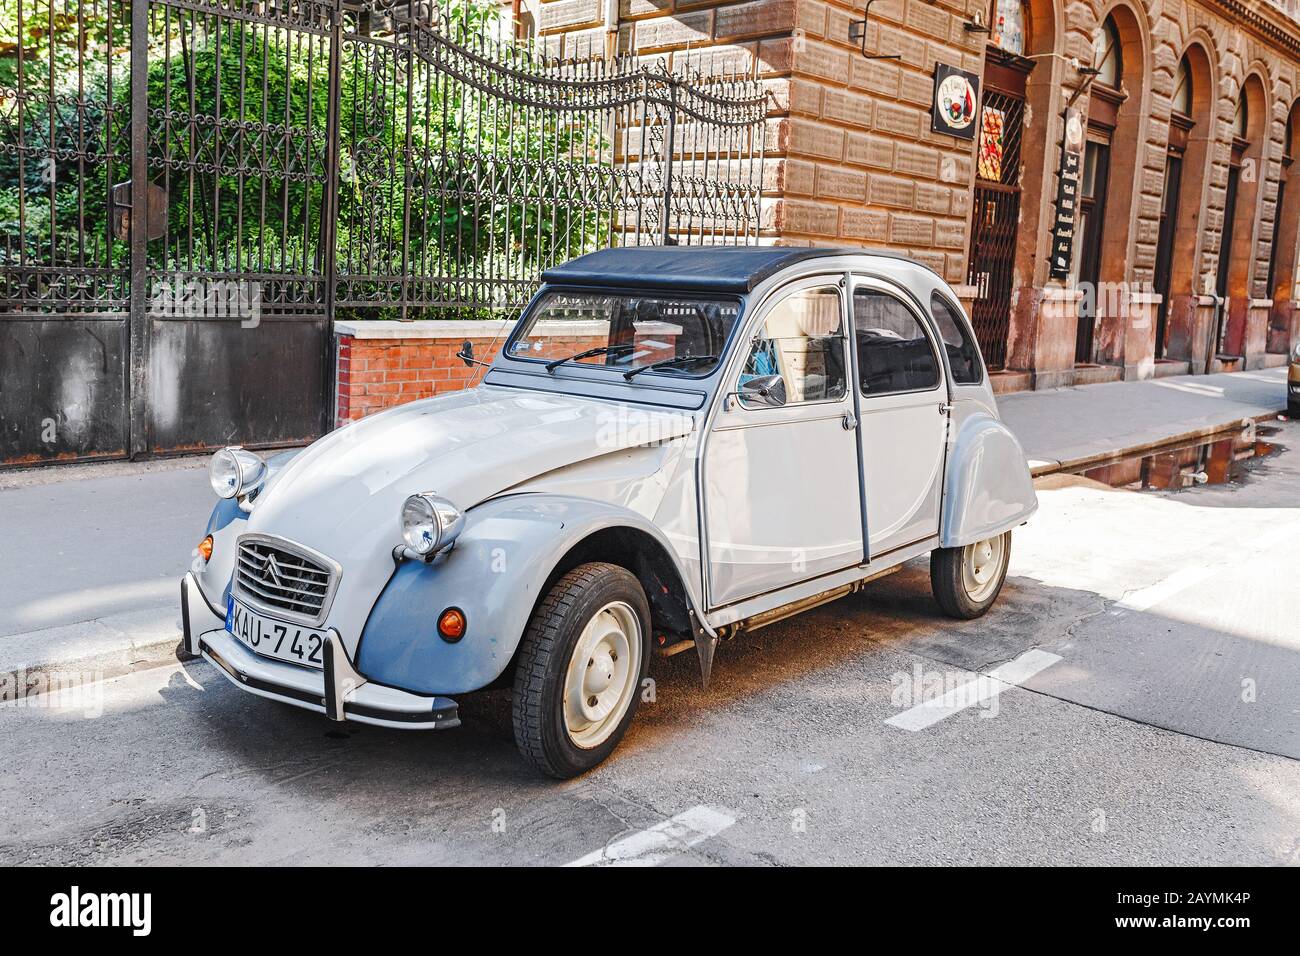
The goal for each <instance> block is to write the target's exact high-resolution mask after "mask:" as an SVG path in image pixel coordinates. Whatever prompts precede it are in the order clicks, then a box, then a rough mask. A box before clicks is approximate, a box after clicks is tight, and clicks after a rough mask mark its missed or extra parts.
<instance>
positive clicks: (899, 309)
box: [853, 289, 940, 398]
mask: <svg viewBox="0 0 1300 956" xmlns="http://www.w3.org/2000/svg"><path fill="white" fill-rule="evenodd" d="M853 324H854V326H855V335H856V336H857V348H858V372H859V374H860V376H861V385H862V394H863V395H866V396H867V397H868V398H870V397H871V396H872V395H888V394H890V393H892V392H914V391H918V390H920V389H929V388H934V387H936V386H937V385H938V384H939V378H940V375H939V357H938V356H937V355H935V354H934V349H933V348H931V347H930V338H929V336H927V335H926V334H925V329H923V328H922V327H921V323H920V322H918V321H917V319H916V316H914V315H913V314H912V310H911V309H909V308H908V307H907V306H905V305H903V303H902V302H900V301H899V300H898V299H896V298H894V297H893V296H892V295H889V294H888V293H885V292H878V291H876V290H875V289H858V290H857V291H855V292H854V293H853Z"/></svg>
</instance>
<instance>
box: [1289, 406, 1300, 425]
mask: <svg viewBox="0 0 1300 956" xmlns="http://www.w3.org/2000/svg"><path fill="white" fill-rule="evenodd" d="M1286 417H1287V418H1289V419H1291V420H1292V421H1300V403H1296V402H1287V404H1286Z"/></svg>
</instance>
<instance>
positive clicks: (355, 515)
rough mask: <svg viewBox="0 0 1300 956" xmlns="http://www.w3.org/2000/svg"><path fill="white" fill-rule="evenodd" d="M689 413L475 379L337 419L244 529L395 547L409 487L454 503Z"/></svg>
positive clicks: (328, 547) (675, 427) (601, 451)
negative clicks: (473, 383) (341, 423)
mask: <svg viewBox="0 0 1300 956" xmlns="http://www.w3.org/2000/svg"><path fill="white" fill-rule="evenodd" d="M692 427H693V421H692V418H691V417H690V416H689V415H685V414H682V413H675V412H659V411H653V410H647V409H644V408H640V407H633V406H627V405H621V404H617V403H613V402H607V401H599V400H594V399H589V398H581V397H577V396H571V395H563V394H554V393H547V392H530V391H522V390H519V389H513V388H497V387H491V386H480V387H478V388H474V389H467V390H465V391H460V392H454V393H452V394H449V395H446V396H440V397H437V398H431V399H425V400H423V401H418V402H412V403H410V404H408V405H403V406H400V407H398V408H395V409H391V410H389V411H386V412H383V413H381V414H378V415H374V416H371V417H369V418H365V419H362V420H360V421H357V422H354V423H352V424H350V425H348V426H346V427H344V428H341V429H339V430H337V431H335V432H333V433H331V434H330V435H327V436H326V437H324V438H322V439H321V440H320V441H318V442H316V443H315V444H313V445H312V446H311V447H309V448H307V449H306V450H305V451H303V452H302V453H301V454H299V455H297V456H295V457H294V458H293V460H292V461H290V462H288V463H287V464H286V465H285V466H284V468H283V469H282V470H281V471H279V472H278V473H277V474H276V475H275V476H274V478H272V480H271V481H270V482H269V483H268V485H267V488H266V489H265V491H264V492H263V493H262V495H261V496H260V500H259V501H258V502H257V503H256V505H255V507H254V508H253V512H252V514H251V515H250V516H249V524H248V530H249V531H261V532H265V533H268V534H277V535H281V536H283V537H286V538H290V539H292V540H294V541H297V542H298V543H300V544H305V545H308V546H309V547H313V548H316V549H317V550H320V551H322V552H324V553H325V554H328V555H330V556H331V557H333V558H335V560H339V561H341V562H343V563H345V564H346V563H348V559H349V557H352V558H360V557H368V556H370V555H373V554H374V552H375V550H376V548H382V550H383V551H385V552H388V551H391V550H392V548H393V547H394V546H395V545H397V544H398V543H399V542H400V538H399V533H398V512H399V509H400V507H401V504H402V502H403V501H404V500H405V499H406V497H407V496H408V495H411V494H415V493H416V492H424V491H431V492H435V493H437V494H439V495H442V496H443V497H445V498H447V499H449V500H450V501H451V502H452V503H453V504H455V505H456V506H457V507H459V508H460V509H461V510H462V511H467V510H468V509H470V508H472V507H473V506H474V505H476V504H478V503H480V502H482V501H485V500H487V499H488V498H491V497H493V496H494V495H497V494H499V493H501V492H502V491H505V490H507V489H509V488H511V487H513V486H515V485H518V484H520V483H522V482H525V481H528V480H529V479H531V478H535V477H536V476H538V475H541V474H545V473H546V472H549V471H553V470H555V469H558V468H563V467H566V466H568V465H572V464H575V463H577V462H581V461H586V460H589V459H592V458H597V457H600V456H602V455H607V454H611V453H614V452H618V451H621V450H624V449H627V448H631V447H635V446H638V445H642V444H646V443H648V442H651V441H663V440H666V439H669V438H675V437H678V436H680V435H684V434H687V433H688V432H689V431H690V430H691V428H692Z"/></svg>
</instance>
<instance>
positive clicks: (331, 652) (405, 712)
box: [181, 572, 460, 730]
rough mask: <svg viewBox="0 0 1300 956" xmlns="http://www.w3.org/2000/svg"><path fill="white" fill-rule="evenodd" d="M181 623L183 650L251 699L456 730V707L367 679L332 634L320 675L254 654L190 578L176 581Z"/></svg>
mask: <svg viewBox="0 0 1300 956" xmlns="http://www.w3.org/2000/svg"><path fill="white" fill-rule="evenodd" d="M181 622H182V625H183V627H184V630H185V648H186V650H188V651H190V653H192V654H194V655H195V656H196V657H202V658H203V659H204V660H206V661H208V662H209V663H210V664H212V665H213V666H214V667H216V668H217V669H218V670H219V671H220V672H221V673H222V674H224V675H225V676H226V678H227V679H229V680H230V682H231V683H232V684H234V685H235V686H236V687H239V688H240V689H242V690H246V691H248V692H249V693H250V694H257V695H258V696H259V697H266V698H269V699H271V700H278V701H280V702H281V703H285V704H292V705H294V706H295V707H303V708H305V709H307V710H314V711H316V712H317V713H319V714H325V715H326V716H327V717H329V718H330V719H331V720H353V721H357V722H358V723H363V724H374V725H376V726H379V727H398V728H401V729H403V730H448V729H450V728H452V727H459V726H460V717H459V714H458V708H457V704H456V702H455V701H454V700H451V699H450V698H447V697H430V696H426V695H423V694H413V693H411V692H410V691H405V690H399V689H398V688H396V687H387V686H385V685H383V684H376V683H373V682H371V681H368V680H366V678H365V677H362V676H361V675H360V674H358V673H357V672H356V671H355V670H354V669H353V667H352V664H351V662H350V661H349V660H348V656H347V652H346V651H345V650H344V649H343V644H342V642H341V641H340V640H339V638H338V634H337V633H335V632H333V631H331V632H329V633H328V634H327V636H326V641H325V654H324V657H325V667H324V668H323V669H321V670H315V669H313V668H306V667H298V666H297V665H294V664H286V663H281V662H280V661H274V660H271V659H270V658H267V657H262V656H261V655H260V654H256V653H254V652H253V651H251V650H250V649H249V648H247V647H245V646H244V645H243V644H242V643H240V642H239V641H238V640H236V639H235V637H234V636H233V635H231V634H230V633H229V632H228V631H227V630H226V628H225V619H224V617H223V616H221V615H219V614H218V613H217V611H216V609H215V608H213V607H212V606H211V605H209V604H208V603H207V600H206V599H205V598H204V597H203V594H202V592H201V591H200V590H199V586H198V582H197V581H195V580H194V577H193V574H191V573H188V572H187V573H186V575H185V578H184V579H183V580H182V581H181Z"/></svg>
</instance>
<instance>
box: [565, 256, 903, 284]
mask: <svg viewBox="0 0 1300 956" xmlns="http://www.w3.org/2000/svg"><path fill="white" fill-rule="evenodd" d="M864 253H866V254H869V255H879V253H875V252H871V251H870V250H867V249H833V248H820V247H818V248H795V247H789V246H624V247H621V248H617V249H601V250H599V251H598V252H589V253H587V254H586V255H585V256H579V257H578V258H577V259H573V260H571V261H569V262H566V263H564V264H563V265H559V266H553V267H552V268H550V269H547V270H546V271H545V272H543V273H542V279H543V281H545V282H551V283H561V284H564V285H597V286H628V285H632V286H651V287H653V288H656V289H694V290H698V291H708V292H749V291H750V290H751V289H753V288H754V287H755V286H757V285H758V284H759V283H760V282H762V281H763V280H764V279H766V278H768V277H769V276H772V275H774V274H775V273H776V272H778V271H780V270H781V269H784V268H786V267H787V266H791V265H794V264H795V263H798V262H804V261H806V260H808V259H818V258H824V257H826V256H843V255H862V254H864ZM895 258H897V257H895Z"/></svg>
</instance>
